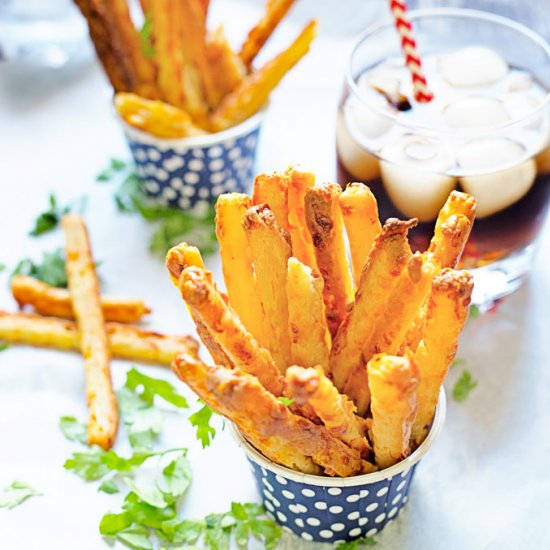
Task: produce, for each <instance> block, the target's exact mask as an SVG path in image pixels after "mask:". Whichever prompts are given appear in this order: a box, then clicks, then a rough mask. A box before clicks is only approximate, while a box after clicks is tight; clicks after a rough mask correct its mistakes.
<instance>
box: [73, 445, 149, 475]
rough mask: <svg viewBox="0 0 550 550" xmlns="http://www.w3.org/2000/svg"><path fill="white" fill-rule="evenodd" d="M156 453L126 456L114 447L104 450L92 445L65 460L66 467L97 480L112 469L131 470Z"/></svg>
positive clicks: (139, 453)
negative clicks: (116, 451) (122, 455)
mask: <svg viewBox="0 0 550 550" xmlns="http://www.w3.org/2000/svg"><path fill="white" fill-rule="evenodd" d="M154 454H155V453H145V452H138V453H135V454H133V455H132V456H131V457H129V458H124V457H121V456H119V455H118V454H117V453H115V451H113V450H112V449H111V450H109V451H104V450H103V449H101V448H99V447H91V448H90V449H88V450H86V451H83V452H79V453H73V455H72V457H71V458H69V459H68V460H66V461H65V464H64V467H65V469H66V470H70V471H72V472H74V473H75V474H76V475H77V476H79V477H81V478H82V479H85V480H86V481H95V480H97V479H101V478H102V477H104V476H105V475H107V474H108V473H109V472H111V471H117V472H131V471H132V470H134V469H135V468H136V467H138V466H141V465H142V464H143V463H144V462H145V461H146V460H147V459H148V458H149V457H151V456H153V455H154Z"/></svg>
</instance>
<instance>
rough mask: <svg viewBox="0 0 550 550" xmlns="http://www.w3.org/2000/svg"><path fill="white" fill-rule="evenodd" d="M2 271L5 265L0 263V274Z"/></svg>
mask: <svg viewBox="0 0 550 550" xmlns="http://www.w3.org/2000/svg"><path fill="white" fill-rule="evenodd" d="M4 269H6V264H2V263H0V273H2V271H4Z"/></svg>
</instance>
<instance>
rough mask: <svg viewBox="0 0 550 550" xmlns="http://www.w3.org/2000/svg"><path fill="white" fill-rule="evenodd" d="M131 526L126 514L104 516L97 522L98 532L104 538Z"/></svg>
mask: <svg viewBox="0 0 550 550" xmlns="http://www.w3.org/2000/svg"><path fill="white" fill-rule="evenodd" d="M130 525H132V520H131V518H130V517H129V516H128V514H126V513H124V512H123V513H121V514H111V513H109V514H105V515H104V516H103V517H102V518H101V521H100V522H99V532H100V533H101V534H102V535H104V536H113V535H116V534H117V533H120V531H123V530H124V529H126V528H127V527H130Z"/></svg>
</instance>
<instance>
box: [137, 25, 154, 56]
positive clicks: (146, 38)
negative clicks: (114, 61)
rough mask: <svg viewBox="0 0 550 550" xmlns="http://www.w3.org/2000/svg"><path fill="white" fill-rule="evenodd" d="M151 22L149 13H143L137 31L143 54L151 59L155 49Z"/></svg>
mask: <svg viewBox="0 0 550 550" xmlns="http://www.w3.org/2000/svg"><path fill="white" fill-rule="evenodd" d="M152 30H153V24H152V19H151V16H150V15H149V14H146V15H145V20H144V21H143V26H142V27H141V29H140V31H139V40H140V42H141V49H142V51H143V55H144V56H145V57H148V58H149V59H152V58H153V57H154V56H155V49H154V48H153V36H152V34H151V33H152Z"/></svg>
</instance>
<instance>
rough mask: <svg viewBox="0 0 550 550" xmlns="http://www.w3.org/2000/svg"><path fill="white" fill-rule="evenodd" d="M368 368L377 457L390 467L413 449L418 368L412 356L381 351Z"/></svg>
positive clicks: (383, 465)
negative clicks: (412, 437) (410, 447)
mask: <svg viewBox="0 0 550 550" xmlns="http://www.w3.org/2000/svg"><path fill="white" fill-rule="evenodd" d="M367 371H368V380H369V388H370V393H371V400H372V401H371V412H372V437H373V446H374V457H375V459H376V464H378V466H380V468H388V467H389V466H393V465H394V464H396V463H397V462H399V461H400V460H401V459H403V458H404V457H406V456H407V455H408V454H409V452H410V449H409V438H410V433H411V426H412V423H413V420H414V417H415V414H416V391H417V388H418V369H417V366H416V364H415V362H414V360H413V359H412V358H411V357H393V356H391V355H385V354H380V355H375V356H374V357H373V358H372V359H371V360H370V361H369V364H368V367H367Z"/></svg>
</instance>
